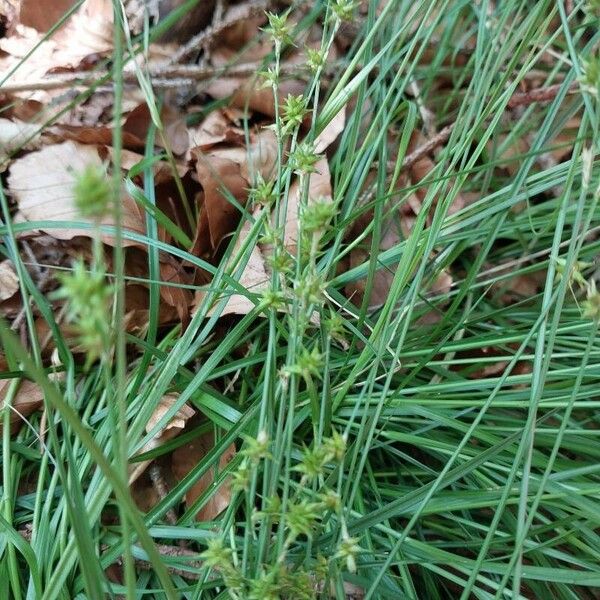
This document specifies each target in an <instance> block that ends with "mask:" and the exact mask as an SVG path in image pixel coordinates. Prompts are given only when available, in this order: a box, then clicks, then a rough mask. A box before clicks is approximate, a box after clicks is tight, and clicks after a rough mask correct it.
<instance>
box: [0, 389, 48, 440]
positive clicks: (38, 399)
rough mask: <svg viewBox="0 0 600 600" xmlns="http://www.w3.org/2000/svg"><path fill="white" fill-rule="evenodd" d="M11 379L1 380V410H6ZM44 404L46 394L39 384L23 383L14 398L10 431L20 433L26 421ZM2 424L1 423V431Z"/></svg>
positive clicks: (0, 428)
mask: <svg viewBox="0 0 600 600" xmlns="http://www.w3.org/2000/svg"><path fill="white" fill-rule="evenodd" d="M11 383H12V380H11V379H0V409H1V408H4V405H5V402H6V396H7V394H8V391H9V389H10V386H11ZM43 402H44V393H43V391H42V388H40V386H39V385H38V384H37V383H33V382H32V381H27V380H25V381H22V382H21V384H20V385H19V387H18V389H17V393H16V394H15V396H14V397H13V398H12V401H11V409H10V429H11V432H12V433H15V432H16V431H18V430H19V429H20V427H21V425H22V424H23V422H24V421H25V419H26V418H27V417H28V416H29V415H30V414H31V413H33V412H35V411H36V410H37V409H38V408H40V406H42V404H43ZM1 430H2V423H0V431H1Z"/></svg>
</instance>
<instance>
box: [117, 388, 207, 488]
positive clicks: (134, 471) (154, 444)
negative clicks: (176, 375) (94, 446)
mask: <svg viewBox="0 0 600 600" xmlns="http://www.w3.org/2000/svg"><path fill="white" fill-rule="evenodd" d="M178 398H179V394H175V393H173V394H165V395H164V396H163V397H162V398H161V400H160V402H159V403H158V406H157V407H156V409H155V411H154V412H153V413H152V415H151V416H150V418H149V419H148V423H146V432H147V433H148V432H150V431H152V429H154V427H155V426H156V425H157V423H158V422H159V421H160V420H161V419H162V418H163V416H164V415H165V414H166V413H167V412H168V411H169V410H170V409H171V408H172V407H173V405H174V404H175V403H176V402H177V400H178ZM195 414H196V411H195V410H194V409H193V408H192V407H191V406H188V405H187V404H184V405H183V406H182V407H181V408H180V409H179V410H178V411H177V412H176V413H175V415H174V416H173V418H172V419H171V420H170V421H169V422H168V423H167V424H166V425H165V427H164V429H162V430H161V431H160V433H158V434H157V435H156V436H155V437H153V438H152V439H151V440H150V441H149V442H148V443H147V444H145V445H144V447H143V448H142V449H141V450H140V454H143V453H145V452H150V450H154V449H155V448H160V446H162V445H163V444H164V443H165V442H167V441H169V440H170V439H173V438H174V437H176V436H178V435H179V434H180V433H181V431H182V430H183V429H184V427H185V424H186V423H187V421H188V420H189V419H191V418H192V417H193V416H194V415H195ZM151 462H152V461H151V460H145V461H142V462H136V463H132V464H131V467H130V469H129V484H130V485H131V484H132V483H133V482H134V481H135V480H136V479H137V478H138V477H139V476H140V475H141V474H142V473H143V472H144V471H145V470H146V468H147V467H148V465H149V464H150V463H151Z"/></svg>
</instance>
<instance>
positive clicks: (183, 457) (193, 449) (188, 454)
mask: <svg viewBox="0 0 600 600" xmlns="http://www.w3.org/2000/svg"><path fill="white" fill-rule="evenodd" d="M213 447H214V435H213V434H212V432H209V433H205V434H203V435H201V436H198V437H197V438H196V439H195V440H193V441H192V442H188V443H187V444H185V445H183V446H181V447H179V448H177V450H175V451H174V452H173V457H172V463H171V469H172V471H173V474H174V475H175V477H176V478H177V479H178V480H179V481H181V480H182V479H183V478H184V477H185V476H186V475H187V474H188V473H189V472H190V471H192V469H194V468H195V467H196V466H197V465H198V463H199V462H200V461H201V460H202V459H203V458H204V457H205V456H206V455H207V454H208V453H209V452H210V451H211V450H212V449H213ZM234 456H235V445H234V444H231V445H230V446H228V447H227V449H226V450H225V452H224V453H223V454H222V455H221V456H220V458H219V462H218V468H219V470H222V469H224V468H225V467H226V466H227V463H229V461H230V460H231V459H232V458H233V457H234ZM214 480H215V473H214V469H209V470H208V471H207V472H206V473H204V475H202V477H200V479H198V481H197V482H196V483H195V484H194V485H193V486H192V487H191V488H190V489H189V490H188V492H187V493H186V495H185V503H186V506H187V507H188V508H189V507H190V506H192V505H193V504H194V502H195V501H196V500H197V499H198V498H199V497H200V496H202V495H203V494H204V493H205V492H206V491H207V490H208V489H209V488H210V487H211V486H213V483H214ZM230 502H231V484H230V482H229V481H225V482H224V483H223V484H222V485H221V486H220V487H219V488H218V489H217V490H216V491H215V492H214V493H213V495H212V496H211V498H210V500H209V501H208V502H207V503H206V504H205V505H204V506H203V507H202V508H201V509H200V510H199V511H198V513H197V514H196V520H197V521H212V520H213V519H214V518H215V517H217V516H218V515H219V514H221V512H223V510H225V508H227V506H229V503H230Z"/></svg>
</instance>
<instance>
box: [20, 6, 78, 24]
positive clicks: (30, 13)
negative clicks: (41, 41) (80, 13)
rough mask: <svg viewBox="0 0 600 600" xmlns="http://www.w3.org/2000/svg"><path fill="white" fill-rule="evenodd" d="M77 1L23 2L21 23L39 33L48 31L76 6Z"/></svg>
mask: <svg viewBox="0 0 600 600" xmlns="http://www.w3.org/2000/svg"><path fill="white" fill-rule="evenodd" d="M75 1H76V0H53V1H52V2H40V0H21V6H20V9H19V21H20V22H21V24H22V25H25V26H27V27H33V28H34V29H37V30H38V31H48V29H50V28H51V27H52V26H53V25H55V24H56V23H57V22H58V21H59V20H60V19H61V17H62V16H63V15H64V14H65V13H66V12H67V11H68V10H69V9H70V8H71V7H72V6H73V5H74V4H75Z"/></svg>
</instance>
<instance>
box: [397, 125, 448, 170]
mask: <svg viewBox="0 0 600 600" xmlns="http://www.w3.org/2000/svg"><path fill="white" fill-rule="evenodd" d="M454 127H456V121H455V122H454V123H450V125H446V127H444V128H443V129H441V130H440V131H439V132H438V133H436V134H435V135H434V136H433V137H432V138H431V139H430V140H428V141H427V142H426V143H425V144H423V145H422V146H419V147H418V148H417V149H416V150H414V151H413V152H411V153H410V154H409V155H408V156H405V157H404V160H403V161H402V168H403V169H408V168H410V167H412V166H413V165H414V164H415V163H416V162H417V161H418V160H419V159H421V158H423V157H424V156H426V155H427V154H429V153H430V152H432V151H433V150H435V149H436V148H437V147H438V146H441V145H442V144H445V143H446V142H447V141H448V138H449V137H450V134H451V133H452V131H453V130H454ZM394 167H395V163H392V164H391V166H390V168H391V169H394Z"/></svg>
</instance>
